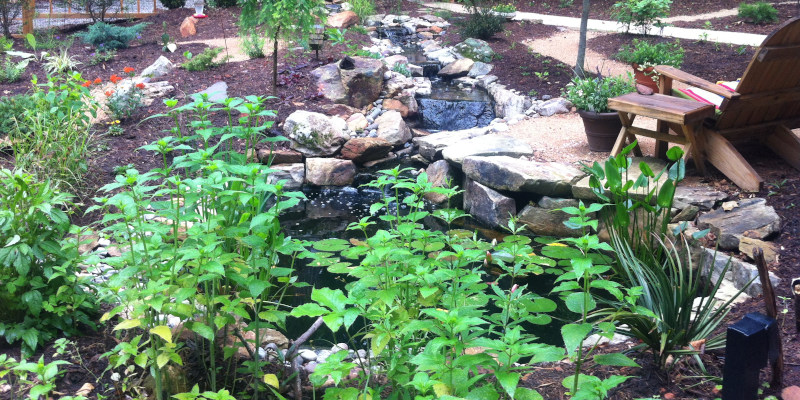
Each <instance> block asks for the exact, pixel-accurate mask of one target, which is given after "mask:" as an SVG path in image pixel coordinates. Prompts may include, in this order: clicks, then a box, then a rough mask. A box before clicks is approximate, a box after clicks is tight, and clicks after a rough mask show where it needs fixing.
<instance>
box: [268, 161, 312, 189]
mask: <svg viewBox="0 0 800 400" xmlns="http://www.w3.org/2000/svg"><path fill="white" fill-rule="evenodd" d="M270 169H272V170H273V172H272V173H270V174H269V177H267V182H268V183H269V184H272V185H274V184H276V183H278V182H279V181H286V182H285V183H284V184H283V188H284V189H285V190H298V189H300V188H302V187H303V182H305V178H306V167H305V165H304V164H303V163H297V164H282V165H273V166H272V167H270Z"/></svg>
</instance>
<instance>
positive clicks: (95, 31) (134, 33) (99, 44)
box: [77, 22, 148, 50]
mask: <svg viewBox="0 0 800 400" xmlns="http://www.w3.org/2000/svg"><path fill="white" fill-rule="evenodd" d="M147 25H148V23H145V22H143V23H139V24H136V25H132V26H119V25H109V24H107V23H105V22H96V23H94V24H92V25H89V29H88V30H87V31H86V32H84V33H81V34H78V35H77V36H80V37H81V38H82V39H83V41H84V42H86V43H87V44H89V45H91V46H94V47H95V48H96V49H97V50H117V49H125V48H127V47H128V45H129V43H130V42H131V41H132V40H133V39H136V38H138V37H140V36H141V32H142V30H143V29H144V28H145V27H146V26H147Z"/></svg>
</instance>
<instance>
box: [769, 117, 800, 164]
mask: <svg viewBox="0 0 800 400" xmlns="http://www.w3.org/2000/svg"><path fill="white" fill-rule="evenodd" d="M764 144H766V145H767V147H769V148H770V149H772V151H774V152H775V154H777V155H779V156H781V158H783V159H784V160H786V162H787V163H789V165H791V166H792V167H794V168H795V169H799V170H800V139H798V138H797V135H795V134H794V132H792V131H791V130H789V128H787V127H786V126H784V125H780V126H778V127H777V128H775V132H773V133H772V134H770V135H769V136H767V137H766V138H765V139H764Z"/></svg>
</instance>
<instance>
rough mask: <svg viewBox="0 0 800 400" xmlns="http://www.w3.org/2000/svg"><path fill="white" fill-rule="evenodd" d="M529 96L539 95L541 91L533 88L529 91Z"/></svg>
mask: <svg viewBox="0 0 800 400" xmlns="http://www.w3.org/2000/svg"><path fill="white" fill-rule="evenodd" d="M528 96H529V97H537V96H539V92H538V91H536V89H531V90H529V91H528Z"/></svg>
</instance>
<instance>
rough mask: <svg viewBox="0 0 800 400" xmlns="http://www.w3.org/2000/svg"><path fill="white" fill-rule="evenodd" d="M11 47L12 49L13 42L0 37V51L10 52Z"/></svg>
mask: <svg viewBox="0 0 800 400" xmlns="http://www.w3.org/2000/svg"><path fill="white" fill-rule="evenodd" d="M12 47H14V41H13V40H11V39H9V38H7V37H5V36H0V51H8V50H11V48H12Z"/></svg>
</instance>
